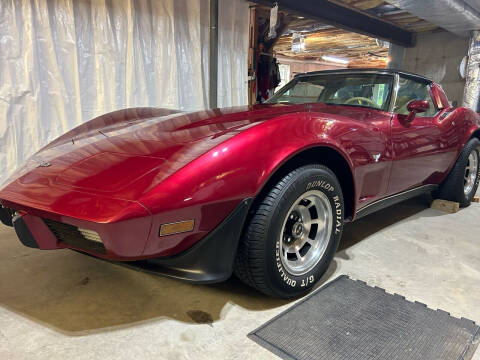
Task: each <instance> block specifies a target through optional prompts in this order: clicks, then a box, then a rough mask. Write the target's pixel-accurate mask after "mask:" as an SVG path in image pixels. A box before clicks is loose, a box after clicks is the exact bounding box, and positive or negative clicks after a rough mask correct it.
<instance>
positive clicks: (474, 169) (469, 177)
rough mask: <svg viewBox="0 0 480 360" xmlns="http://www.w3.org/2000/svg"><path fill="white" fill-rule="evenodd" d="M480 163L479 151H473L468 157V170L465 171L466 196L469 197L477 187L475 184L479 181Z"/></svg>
mask: <svg viewBox="0 0 480 360" xmlns="http://www.w3.org/2000/svg"><path fill="white" fill-rule="evenodd" d="M478 162H479V158H478V151H477V150H473V151H472V152H471V153H470V155H469V156H468V163H467V168H466V169H465V177H464V186H463V191H464V193H465V195H466V196H468V195H469V194H470V193H471V192H472V190H473V188H474V187H475V182H476V181H477V174H478V166H479V164H478Z"/></svg>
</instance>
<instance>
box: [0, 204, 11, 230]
mask: <svg viewBox="0 0 480 360" xmlns="http://www.w3.org/2000/svg"><path fill="white" fill-rule="evenodd" d="M12 218H13V212H12V211H10V210H9V209H7V208H4V207H3V206H1V205H0V221H1V222H2V224H3V225H7V226H13V222H12Z"/></svg>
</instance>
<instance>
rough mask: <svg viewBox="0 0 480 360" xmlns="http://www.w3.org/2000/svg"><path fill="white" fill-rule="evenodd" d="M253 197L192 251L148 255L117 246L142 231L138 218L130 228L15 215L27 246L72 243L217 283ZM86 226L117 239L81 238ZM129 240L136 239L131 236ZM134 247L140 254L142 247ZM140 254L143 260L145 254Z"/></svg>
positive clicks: (226, 270)
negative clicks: (133, 226)
mask: <svg viewBox="0 0 480 360" xmlns="http://www.w3.org/2000/svg"><path fill="white" fill-rule="evenodd" d="M251 202H252V199H251V198H248V199H245V200H243V201H241V202H240V204H239V205H238V206H237V207H236V208H235V209H234V210H233V211H232V212H231V213H230V214H229V215H228V216H227V218H225V220H223V221H222V222H221V223H220V224H219V225H218V226H217V227H216V228H215V229H214V230H213V231H211V232H210V233H208V234H207V235H206V236H205V237H204V238H203V239H201V240H200V241H198V242H197V243H196V244H194V245H193V246H192V247H190V248H189V249H188V250H185V251H183V252H182V253H180V254H178V255H175V256H170V257H161V258H154V259H146V260H145V259H142V260H135V259H132V256H131V255H132V252H131V251H132V249H129V250H128V251H127V253H128V256H121V252H122V250H121V249H119V248H118V242H120V243H125V242H126V241H127V240H128V239H130V240H132V239H135V237H136V236H141V233H139V231H142V229H141V226H139V224H138V223H136V224H135V229H133V231H132V229H127V227H128V226H127V227H125V224H121V223H120V224H108V226H106V225H102V224H94V223H88V224H85V222H81V221H80V222H79V220H74V219H71V220H70V221H76V222H77V223H76V224H75V225H73V224H68V223H65V222H57V221H54V220H50V219H45V218H42V217H39V216H35V215H31V214H29V213H26V212H19V213H18V214H17V215H16V216H15V217H14V218H13V226H14V228H15V231H16V233H17V236H18V237H19V239H20V241H21V242H22V244H23V245H25V246H27V247H31V248H39V249H43V250H51V249H62V248H69V249H73V250H77V251H80V252H83V253H87V254H89V255H92V256H94V257H98V258H102V259H105V260H109V261H112V260H113V261H115V260H121V261H124V262H122V263H121V264H123V265H125V266H128V267H133V268H137V269H141V270H143V271H148V272H152V273H157V274H162V275H166V276H169V277H173V278H177V279H182V280H187V281H192V282H197V283H215V282H221V281H224V280H226V279H228V278H229V277H230V276H231V274H232V272H233V265H234V261H235V255H236V252H237V247H238V242H239V239H240V236H241V232H242V229H243V226H244V223H245V220H246V217H247V214H248V211H249V209H250V205H251ZM127 225H128V224H127ZM130 225H132V224H130ZM144 225H145V224H144ZM82 226H83V227H85V228H88V229H92V228H93V229H96V230H97V231H98V234H99V237H100V238H101V239H102V240H104V239H113V238H115V241H111V242H110V241H107V244H105V246H103V244H102V245H100V244H99V243H95V242H92V241H88V239H85V238H84V239H81V238H80V237H81V236H82V234H81V232H80V231H78V229H79V227H82ZM119 226H120V228H119ZM145 228H147V227H146V226H145ZM149 228H150V227H149V226H148V229H149ZM143 231H145V229H143ZM33 234H35V236H33ZM135 234H136V235H135ZM143 236H144V238H145V239H147V237H148V234H147V233H145V234H143ZM143 236H142V237H143ZM119 237H120V238H119ZM130 243H131V244H135V243H136V242H135V241H130ZM142 249H143V247H142ZM134 250H135V252H136V253H139V254H141V249H140V247H139V248H138V249H134ZM119 253H120V255H119ZM137 258H139V259H141V258H142V256H138V257H137ZM131 260H135V261H131Z"/></svg>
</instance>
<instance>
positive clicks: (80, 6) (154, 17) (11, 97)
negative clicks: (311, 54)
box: [0, 0, 248, 183]
mask: <svg viewBox="0 0 480 360" xmlns="http://www.w3.org/2000/svg"><path fill="white" fill-rule="evenodd" d="M219 7H220V19H222V18H223V17H225V16H234V17H235V18H237V17H238V18H241V19H240V20H235V19H234V20H232V19H230V20H229V21H228V22H227V21H221V23H220V24H219V32H220V34H219V38H220V43H219V51H220V52H221V54H228V56H227V58H226V59H225V61H223V60H222V57H220V59H219V69H220V70H219V83H220V86H221V92H220V94H221V95H220V96H219V100H220V104H221V106H230V105H240V104H243V103H246V91H247V90H246V77H247V74H246V66H247V58H246V56H247V54H246V52H247V47H248V44H247V45H245V43H246V42H248V4H247V3H246V2H245V1H244V0H220V5H219ZM209 12H210V10H209V1H208V0H0V183H2V182H3V181H4V180H6V178H7V177H8V175H9V174H10V173H11V172H13V171H14V169H15V168H16V167H17V166H19V165H20V164H21V163H22V162H24V161H25V160H26V159H27V158H28V157H29V156H30V155H32V154H33V153H34V152H35V151H37V150H38V149H40V148H41V147H42V146H44V145H45V144H47V143H48V142H50V141H52V140H53V139H55V138H56V137H58V136H60V135H61V134H63V133H65V132H66V131H68V130H70V129H72V128H74V127H75V126H77V125H79V124H81V123H83V122H85V121H88V120H90V119H92V118H93V117H96V116H98V115H101V114H104V113H106V112H110V111H113V110H117V109H121V108H126V107H137V106H152V107H166V108H175V109H182V110H197V109H202V108H206V107H208V81H209V77H208V66H209V64H208V59H209ZM244 49H245V50H244ZM243 52H245V53H243ZM222 56H223V55H222ZM232 69H234V70H235V71H232ZM240 69H242V70H240ZM243 69H245V71H244V73H243Z"/></svg>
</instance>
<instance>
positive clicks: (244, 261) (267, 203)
mask: <svg viewBox="0 0 480 360" xmlns="http://www.w3.org/2000/svg"><path fill="white" fill-rule="evenodd" d="M253 211H254V212H253V214H252V216H251V217H250V220H249V223H248V224H247V228H246V230H245V232H244V236H243V238H242V240H241V242H240V244H239V249H238V252H237V257H236V261H235V274H236V275H237V277H238V278H240V279H241V280H242V281H243V282H245V283H246V284H248V285H250V286H252V287H254V288H256V289H258V290H259V291H261V292H263V293H265V294H267V295H270V296H275V297H282V298H290V297H295V296H299V295H302V294H304V293H306V292H308V291H309V290H310V289H311V288H312V287H313V286H314V285H315V283H316V282H318V281H319V280H320V278H321V277H322V275H323V274H324V273H325V271H326V270H327V268H328V266H329V264H330V262H331V261H332V259H333V256H334V254H335V251H336V249H337V247H338V243H339V241H340V237H341V234H342V230H343V221H344V203H343V195H342V190H341V188H340V184H339V182H338V180H337V178H336V176H335V174H334V173H333V172H332V171H331V170H330V169H328V168H327V167H325V166H321V165H307V166H303V167H300V168H298V169H296V170H294V171H292V172H291V173H289V174H288V175H286V176H285V177H284V178H283V179H281V180H280V181H279V182H278V183H277V184H276V185H274V186H273V188H272V189H271V190H270V191H269V193H268V194H267V195H266V196H265V197H264V198H263V199H261V200H260V201H259V202H258V204H256V206H255V208H254V210H253Z"/></svg>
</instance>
